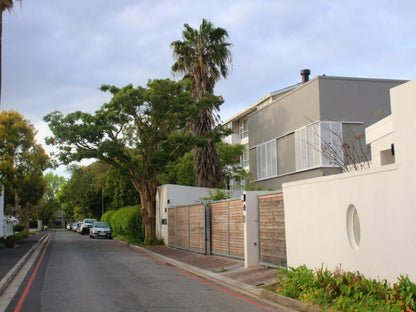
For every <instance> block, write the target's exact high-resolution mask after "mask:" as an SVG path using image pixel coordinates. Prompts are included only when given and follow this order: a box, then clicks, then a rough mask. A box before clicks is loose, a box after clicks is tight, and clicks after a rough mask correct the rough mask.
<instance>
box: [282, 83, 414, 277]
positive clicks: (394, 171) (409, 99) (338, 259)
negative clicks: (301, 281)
mask: <svg viewBox="0 0 416 312" xmlns="http://www.w3.org/2000/svg"><path fill="white" fill-rule="evenodd" d="M391 106H392V116H391V118H392V127H393V135H391V136H390V139H391V140H393V141H394V146H395V159H396V163H395V164H391V165H387V166H381V167H374V168H371V169H368V170H362V171H358V172H353V173H346V174H341V175H335V176H329V177H322V178H316V179H310V180H305V181H299V182H293V183H287V184H284V185H283V194H284V205H285V222H286V239H287V242H286V243H287V261H288V265H289V266H295V267H296V266H298V265H302V264H306V265H307V266H308V267H311V268H319V267H321V265H322V264H323V265H324V266H327V267H328V268H329V269H334V268H335V267H336V266H339V265H341V267H342V268H343V269H344V270H348V271H360V272H362V273H364V274H365V275H366V276H370V277H372V278H386V279H388V280H389V281H391V282H395V281H396V278H397V277H398V276H399V275H400V274H408V275H409V277H410V278H411V279H412V280H413V281H416V266H415V259H416V226H415V225H414V224H415V220H416V204H415V200H414V196H413V194H414V193H415V186H416V144H412V142H411V139H412V138H414V137H416V122H415V119H416V81H411V82H408V83H406V84H403V85H400V86H398V87H395V88H393V89H392V90H391ZM392 143H393V142H392ZM383 145H385V142H383ZM351 204H352V205H354V206H355V207H356V209H357V212H358V216H359V220H360V230H361V239H360V244H359V247H358V249H357V250H354V249H353V248H352V247H351V245H350V243H349V240H348V236H347V221H346V215H347V209H348V207H349V206H350V205H351Z"/></svg>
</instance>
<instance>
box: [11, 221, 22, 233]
mask: <svg viewBox="0 0 416 312" xmlns="http://www.w3.org/2000/svg"><path fill="white" fill-rule="evenodd" d="M24 229H25V226H24V225H23V224H20V223H19V224H16V225H15V226H14V227H13V230H14V231H16V232H21V231H23V230H24Z"/></svg>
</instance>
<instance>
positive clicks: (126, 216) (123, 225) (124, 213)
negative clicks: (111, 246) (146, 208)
mask: <svg viewBox="0 0 416 312" xmlns="http://www.w3.org/2000/svg"><path fill="white" fill-rule="evenodd" d="M109 221H110V222H108V223H109V224H110V226H111V228H112V230H113V233H114V234H115V235H124V236H126V235H128V236H132V237H134V238H135V239H136V240H137V241H143V239H144V232H143V223H142V218H141V214H140V206H128V207H124V208H120V209H118V210H116V211H115V212H114V213H112V214H111V218H109Z"/></svg>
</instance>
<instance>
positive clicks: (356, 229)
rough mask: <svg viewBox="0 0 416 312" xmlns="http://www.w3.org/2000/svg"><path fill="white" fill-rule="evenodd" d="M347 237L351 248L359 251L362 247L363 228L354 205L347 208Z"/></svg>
mask: <svg viewBox="0 0 416 312" xmlns="http://www.w3.org/2000/svg"><path fill="white" fill-rule="evenodd" d="M347 236H348V240H349V242H350V245H351V248H352V249H354V250H357V249H358V247H359V246H360V240H361V228H360V218H359V217H358V212H357V209H356V208H355V206H354V205H349V206H348V208H347Z"/></svg>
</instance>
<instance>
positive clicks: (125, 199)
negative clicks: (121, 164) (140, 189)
mask: <svg viewBox="0 0 416 312" xmlns="http://www.w3.org/2000/svg"><path fill="white" fill-rule="evenodd" d="M105 178H106V180H105V186H104V200H105V210H112V209H118V208H120V207H125V206H134V205H139V204H140V196H139V194H138V193H137V191H136V189H135V188H134V185H133V184H132V183H131V180H130V178H129V174H128V171H127V169H126V168H115V167H113V166H110V167H109V168H108V170H107V171H106V176H105Z"/></svg>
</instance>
